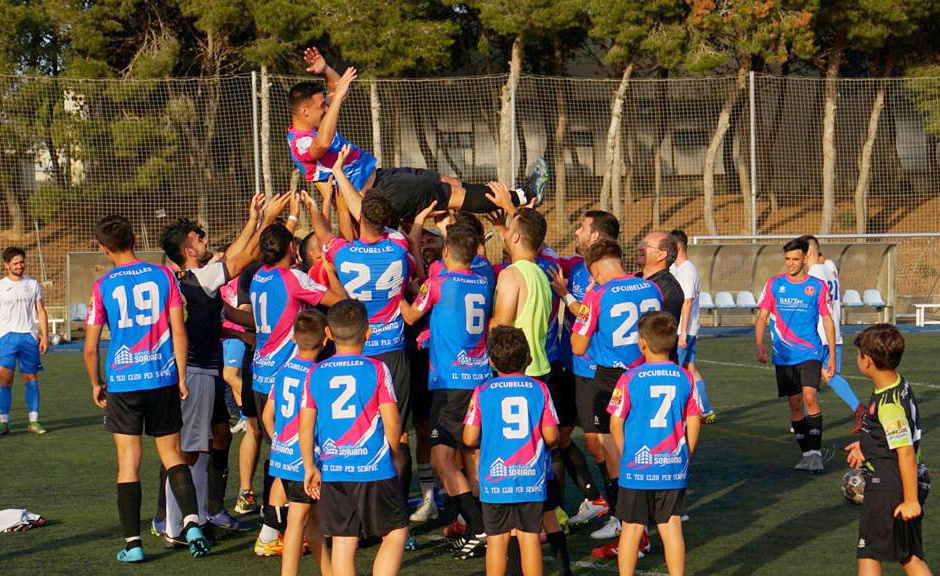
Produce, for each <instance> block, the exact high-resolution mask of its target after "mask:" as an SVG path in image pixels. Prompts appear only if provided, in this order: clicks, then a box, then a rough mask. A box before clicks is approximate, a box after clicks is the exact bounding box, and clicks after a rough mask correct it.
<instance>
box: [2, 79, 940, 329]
mask: <svg viewBox="0 0 940 576" xmlns="http://www.w3.org/2000/svg"><path fill="white" fill-rule="evenodd" d="M297 80H299V79H298V78H293V77H282V76H272V77H270V78H259V77H258V76H257V75H254V74H252V75H241V76H231V77H224V78H221V79H205V78H199V79H168V80H156V81H154V80H147V81H129V80H74V79H64V78H36V77H20V76H0V121H2V122H0V172H2V173H0V202H2V204H3V209H2V210H0V227H2V228H3V231H2V232H0V240H2V243H3V244H4V245H9V244H21V245H24V246H25V247H26V248H27V250H28V251H29V253H30V256H29V258H30V259H29V262H30V267H31V273H32V274H33V275H34V276H36V277H40V278H41V279H43V280H44V281H45V286H46V300H47V303H49V304H51V305H53V306H55V305H59V306H61V305H64V303H65V285H66V280H67V278H66V270H65V255H66V253H68V252H73V251H88V250H95V248H96V245H95V242H94V235H93V227H94V223H95V221H96V220H97V219H98V218H100V217H101V216H103V215H105V214H109V213H120V214H124V215H126V216H128V217H129V218H131V220H132V221H133V222H134V224H135V226H136V229H137V234H138V237H139V244H140V248H141V249H145V250H152V249H159V234H160V230H161V228H162V226H163V225H164V224H165V223H166V222H167V221H168V219H171V218H175V217H178V216H189V217H198V218H200V219H201V221H202V222H203V223H204V224H205V225H206V227H207V229H208V230H209V233H210V241H212V242H213V243H215V244H221V243H223V242H225V241H227V240H230V239H231V238H232V237H233V236H234V234H235V231H236V229H237V227H238V225H239V224H240V223H241V222H242V221H243V219H244V217H245V214H246V208H245V207H246V206H247V200H248V198H249V196H250V195H251V194H252V192H254V191H255V190H264V191H265V192H268V193H271V192H279V191H284V190H287V189H288V187H289V186H290V178H291V170H292V165H291V162H290V157H289V154H288V149H287V145H286V129H287V127H288V125H289V123H290V116H289V112H288V109H287V103H286V93H287V90H288V88H289V87H290V85H291V84H292V83H293V82H295V81H297ZM506 83H507V77H506V76H505V75H503V76H488V77H475V78H436V79H415V80H380V81H375V82H371V83H370V82H366V81H360V82H359V83H358V84H357V85H356V86H355V87H354V89H353V91H352V92H351V94H350V95H349V97H348V99H347V101H346V103H345V104H344V107H343V111H342V114H341V118H340V130H341V131H342V132H343V133H344V135H345V136H346V137H347V138H348V139H349V140H351V141H353V142H355V143H357V144H358V145H359V146H360V147H362V148H364V149H366V150H370V151H372V152H374V153H376V155H377V156H378V157H379V160H380V163H381V165H382V166H385V167H392V166H413V167H419V168H430V169H433V170H436V171H438V172H440V173H441V174H445V175H452V176H457V177H459V178H462V179H464V180H467V181H486V180H491V179H495V178H496V177H497V174H499V173H503V174H512V175H513V179H514V181H515V183H516V184H520V183H522V182H523V181H524V179H525V174H526V171H527V168H528V167H529V166H531V164H532V162H533V161H534V159H535V158H537V157H539V156H545V157H546V158H547V160H548V163H549V166H550V167H551V169H552V180H551V184H550V185H549V196H548V200H547V202H546V206H545V208H544V211H545V214H546V217H547V218H548V219H549V223H550V227H549V238H548V242H549V244H551V245H553V246H555V247H556V248H557V249H558V251H559V252H562V253H570V252H571V251H572V250H573V230H574V228H575V227H576V226H577V223H578V221H579V218H580V215H581V214H582V213H583V212H584V210H586V209H589V208H596V207H602V208H606V209H609V210H612V211H613V212H615V213H616V214H617V215H618V216H619V217H620V218H621V220H622V222H623V235H622V241H623V243H624V244H625V245H626V246H627V247H631V246H632V245H634V244H635V243H636V241H637V240H638V239H639V238H640V237H642V235H643V234H645V232H646V231H648V230H650V229H656V228H665V229H670V228H674V227H679V228H683V229H684V230H686V232H687V233H688V234H689V235H690V236H694V235H704V234H713V235H714V234H718V235H753V234H758V235H759V234H793V235H798V234H804V233H819V232H828V233H833V234H860V233H867V234H876V235H884V236H883V237H881V239H882V240H885V241H896V242H897V243H898V245H899V250H898V276H897V291H898V295H899V301H898V304H899V312H901V313H904V312H908V311H909V308H908V305H909V304H910V303H916V302H927V301H936V300H938V299H940V288H938V285H937V284H938V279H940V238H933V237H930V236H929V234H932V233H936V232H938V226H937V223H938V222H940V169H938V155H937V137H938V136H940V78H936V79H888V80H880V79H867V80H857V79H844V80H839V81H838V86H837V88H838V99H837V108H836V113H835V124H834V133H833V135H832V141H833V142H834V150H835V162H834V185H833V198H834V203H833V209H832V211H831V213H830V218H829V226H828V229H824V228H825V222H824V221H823V217H822V214H823V206H824V195H823V192H822V191H823V188H824V186H823V156H824V154H823V152H824V150H823V141H824V138H823V133H824V118H823V111H824V93H825V81H824V80H822V79H816V78H800V77H792V76H787V77H775V76H764V75H753V76H751V77H750V78H749V79H748V82H747V85H746V86H745V87H743V88H736V85H735V79H734V78H702V79H673V80H647V79H642V80H631V81H630V82H629V83H628V85H627V90H626V92H625V93H624V98H623V104H622V109H621V110H620V112H621V113H622V116H621V122H620V125H619V128H618V129H616V130H615V131H614V132H613V133H612V134H613V138H611V139H608V133H609V130H610V127H611V116H612V104H613V102H614V100H615V98H616V94H617V89H618V86H619V85H620V80H619V79H612V80H593V79H574V78H549V77H536V76H522V77H521V79H520V81H519V84H518V86H516V87H515V88H514V89H513V90H511V91H509V92H508V97H509V98H510V99H511V100H510V102H511V105H510V107H509V108H508V110H509V111H510V112H511V124H509V125H510V126H512V134H511V135H510V137H511V140H512V142H513V145H512V149H511V154H510V155H509V158H510V162H511V168H510V170H508V171H506V170H503V171H502V172H501V171H500V155H499V152H498V150H499V136H500V126H501V123H500V110H501V95H502V93H503V91H504V87H505V86H506ZM609 157H610V158H612V162H611V163H610V174H612V175H613V176H612V177H610V178H609V182H610V184H609V186H607V187H606V188H604V186H603V183H604V173H605V169H607V167H608V163H607V159H608V158H609ZM709 174H711V176H709ZM709 182H711V185H708V183H709ZM602 188H603V190H602ZM706 198H710V199H711V200H710V203H711V205H712V206H713V209H712V210H711V213H710V214H707V213H706V205H707V202H706ZM895 233H916V234H923V235H924V236H921V237H916V238H903V239H896V240H892V237H891V236H890V235H891V234H895ZM40 254H41V257H42V261H41V262H40V258H39V256H40Z"/></svg>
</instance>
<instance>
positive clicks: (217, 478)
mask: <svg viewBox="0 0 940 576" xmlns="http://www.w3.org/2000/svg"><path fill="white" fill-rule="evenodd" d="M209 457H210V460H209V496H208V501H207V502H206V512H208V513H209V514H212V515H215V514H218V513H219V512H221V511H222V510H223V509H224V507H225V506H224V501H225V485H226V484H227V483H228V449H225V450H220V449H216V448H213V449H212V450H210V451H209Z"/></svg>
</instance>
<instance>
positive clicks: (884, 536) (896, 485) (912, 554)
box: [845, 324, 930, 576]
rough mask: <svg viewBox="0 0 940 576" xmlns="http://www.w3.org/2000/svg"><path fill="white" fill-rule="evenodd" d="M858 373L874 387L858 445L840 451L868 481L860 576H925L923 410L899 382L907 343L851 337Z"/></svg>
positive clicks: (882, 332)
mask: <svg viewBox="0 0 940 576" xmlns="http://www.w3.org/2000/svg"><path fill="white" fill-rule="evenodd" d="M855 347H856V348H858V354H857V355H856V358H855V361H856V364H857V365H858V370H859V372H861V373H862V374H863V375H864V376H865V377H866V378H868V379H869V380H871V381H872V384H874V390H873V391H872V394H871V399H870V400H869V402H868V409H867V410H866V411H865V418H864V421H863V423H862V439H861V440H859V441H857V442H852V443H851V444H849V445H848V446H846V447H845V450H846V452H848V453H849V454H848V463H849V466H851V467H852V468H862V470H863V471H864V474H865V500H864V501H863V502H862V510H861V516H860V519H859V523H858V536H859V538H858V547H857V549H856V556H857V557H858V573H859V576H880V575H881V563H882V562H900V563H901V565H902V566H903V567H904V572H905V573H906V574H908V575H909V576H915V575H916V576H929V575H930V568H928V567H927V564H926V563H925V562H924V544H923V538H922V534H921V522H922V520H923V509H922V508H921V506H922V505H923V500H924V498H926V493H923V494H919V489H918V484H919V482H918V480H919V478H918V473H919V466H920V444H921V440H922V431H921V428H920V417H919V415H920V410H919V409H918V406H917V400H916V399H915V398H914V390H913V388H911V385H910V384H909V383H908V382H907V380H905V379H904V377H903V376H901V375H900V374H898V372H897V369H898V365H899V364H900V363H901V356H902V355H903V354H904V337H903V336H901V333H900V332H899V331H898V329H897V328H895V327H894V326H892V325H890V324H875V325H874V326H869V327H868V328H866V329H865V330H863V331H862V332H861V333H860V334H859V335H858V336H856V337H855Z"/></svg>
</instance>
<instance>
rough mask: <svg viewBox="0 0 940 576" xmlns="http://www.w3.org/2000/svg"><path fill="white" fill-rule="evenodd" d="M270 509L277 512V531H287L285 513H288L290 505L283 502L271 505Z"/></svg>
mask: <svg viewBox="0 0 940 576" xmlns="http://www.w3.org/2000/svg"><path fill="white" fill-rule="evenodd" d="M271 509H273V510H274V512H275V514H277V524H276V526H277V531H278V532H280V533H281V534H283V533H284V532H286V531H287V515H288V514H290V505H288V504H285V505H283V506H278V507H276V508H275V507H274V506H271Z"/></svg>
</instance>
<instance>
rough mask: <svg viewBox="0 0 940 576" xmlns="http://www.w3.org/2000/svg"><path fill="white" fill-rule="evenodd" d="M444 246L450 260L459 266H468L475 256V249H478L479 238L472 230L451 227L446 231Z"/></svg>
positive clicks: (459, 226)
mask: <svg viewBox="0 0 940 576" xmlns="http://www.w3.org/2000/svg"><path fill="white" fill-rule="evenodd" d="M444 246H446V247H447V251H448V252H449V253H450V256H451V258H453V259H454V260H455V261H457V262H459V263H461V264H467V265H469V264H470V263H471V262H473V259H474V258H475V257H476V255H477V248H479V247H480V238H479V236H477V234H476V232H474V230H473V228H471V227H469V226H464V225H463V224H459V225H457V226H453V227H451V228H450V229H449V230H448V231H447V239H446V240H444Z"/></svg>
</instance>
